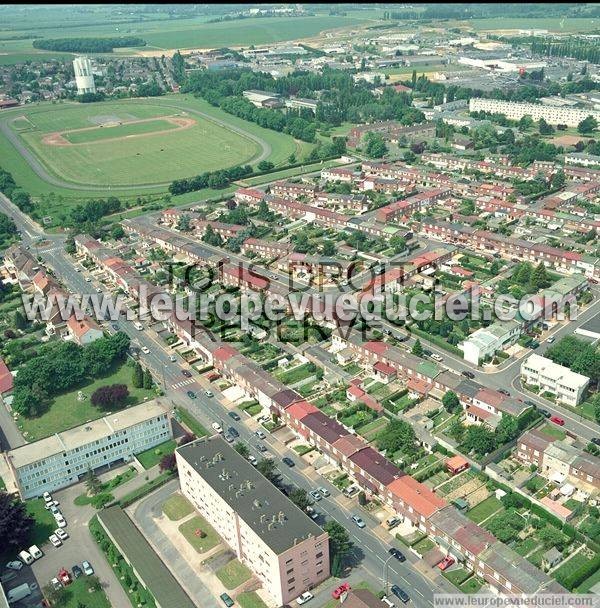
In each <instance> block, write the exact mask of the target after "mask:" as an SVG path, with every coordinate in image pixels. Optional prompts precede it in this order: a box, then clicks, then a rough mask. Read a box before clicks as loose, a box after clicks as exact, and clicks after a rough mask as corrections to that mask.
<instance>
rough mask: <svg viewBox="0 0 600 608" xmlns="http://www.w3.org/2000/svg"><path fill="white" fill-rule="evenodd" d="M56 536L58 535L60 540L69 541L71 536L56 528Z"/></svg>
mask: <svg viewBox="0 0 600 608" xmlns="http://www.w3.org/2000/svg"><path fill="white" fill-rule="evenodd" d="M54 534H56V536H58V538H60V540H67V538H69V535H68V534H67V533H66V532H65V531H64V530H63V529H62V528H56V530H54Z"/></svg>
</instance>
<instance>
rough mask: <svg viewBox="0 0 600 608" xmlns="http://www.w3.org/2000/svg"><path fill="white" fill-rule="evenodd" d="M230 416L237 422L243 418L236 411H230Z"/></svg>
mask: <svg viewBox="0 0 600 608" xmlns="http://www.w3.org/2000/svg"><path fill="white" fill-rule="evenodd" d="M227 415H228V416H229V417H230V418H233V419H234V420H235V421H236V422H239V421H240V420H241V418H240V415H239V414H236V413H235V412H228V414H227Z"/></svg>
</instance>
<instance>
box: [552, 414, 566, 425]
mask: <svg viewBox="0 0 600 608" xmlns="http://www.w3.org/2000/svg"><path fill="white" fill-rule="evenodd" d="M550 422H554V424H558V426H565V421H564V420H563V419H562V418H559V417H558V416H550Z"/></svg>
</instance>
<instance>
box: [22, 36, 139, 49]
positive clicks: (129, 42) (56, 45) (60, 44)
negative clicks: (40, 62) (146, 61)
mask: <svg viewBox="0 0 600 608" xmlns="http://www.w3.org/2000/svg"><path fill="white" fill-rule="evenodd" d="M130 46H146V41H145V40H143V39H142V38H138V37H136V36H120V37H116V38H40V39H38V40H34V41H33V48H35V49H44V50H46V51H62V52H65V53H112V52H113V49H119V48H123V47H130Z"/></svg>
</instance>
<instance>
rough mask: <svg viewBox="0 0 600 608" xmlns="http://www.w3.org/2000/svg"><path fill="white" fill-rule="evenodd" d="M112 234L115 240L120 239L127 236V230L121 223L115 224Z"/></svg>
mask: <svg viewBox="0 0 600 608" xmlns="http://www.w3.org/2000/svg"><path fill="white" fill-rule="evenodd" d="M110 234H111V236H112V238H113V239H115V241H120V240H121V239H122V238H123V237H124V236H125V230H123V226H121V224H115V225H114V226H113V228H112V230H111V231H110Z"/></svg>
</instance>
